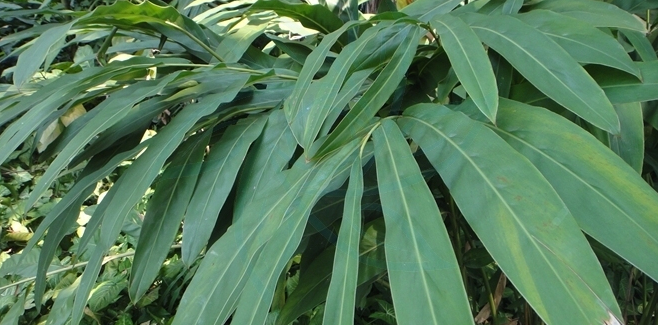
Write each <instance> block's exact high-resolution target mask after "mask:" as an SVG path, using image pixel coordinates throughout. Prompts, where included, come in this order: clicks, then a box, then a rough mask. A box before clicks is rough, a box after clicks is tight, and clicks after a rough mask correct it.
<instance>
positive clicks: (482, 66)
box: [430, 15, 498, 122]
mask: <svg viewBox="0 0 658 325" xmlns="http://www.w3.org/2000/svg"><path fill="white" fill-rule="evenodd" d="M430 24H431V25H432V26H434V27H435V28H436V31H437V32H438V34H439V37H441V45H442V46H443V49H444V50H445V51H446V53H447V54H448V58H449V59H450V63H452V68H453V69H454V70H455V73H456V74H457V78H459V81H460V82H461V84H462V86H464V88H465V89H466V92H468V95H469V96H470V97H471V98H472V99H473V101H474V102H475V103H476V104H477V106H478V108H480V110H481V111H482V113H484V115H485V116H486V117H487V118H489V120H490V121H492V122H495V121H496V110H497V109H498V87H497V85H496V77H495V76H494V73H493V70H492V69H491V63H490V62H489V59H488V58H487V54H486V53H485V52H484V48H483V47H482V43H481V42H480V39H478V37H477V35H475V33H474V32H473V31H472V30H471V28H470V27H469V26H468V25H466V23H464V22H463V21H462V20H461V19H459V18H458V17H454V16H451V15H438V16H436V17H435V18H434V19H433V20H432V21H431V22H430Z"/></svg>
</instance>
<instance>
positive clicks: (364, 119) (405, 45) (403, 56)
mask: <svg viewBox="0 0 658 325" xmlns="http://www.w3.org/2000/svg"><path fill="white" fill-rule="evenodd" d="M403 31H404V32H407V33H408V34H407V35H406V36H405V38H404V39H403V40H402V42H400V45H399V46H398V48H397V50H396V51H395V53H394V54H393V56H392V57H391V60H390V61H389V62H388V64H387V65H386V66H385V67H384V69H383V70H382V71H381V72H380V73H379V75H378V76H377V79H375V81H374V82H373V84H372V85H371V86H370V87H369V88H368V90H367V91H366V92H365V94H363V96H362V97H361V98H360V99H359V101H358V102H357V103H356V104H354V106H353V107H352V109H351V110H350V111H349V112H348V113H347V115H346V116H345V117H344V118H343V119H342V120H341V122H340V123H339V124H338V126H337V127H336V129H335V130H334V131H333V132H332V133H331V134H330V135H329V137H328V138H327V139H326V140H325V141H324V142H323V143H322V145H321V146H320V148H319V149H318V150H317V152H316V153H315V154H314V157H315V158H320V157H322V156H324V155H326V154H327V153H329V152H331V151H334V150H337V149H338V148H340V147H341V146H342V145H344V144H346V143H348V142H350V141H351V140H352V139H354V138H355V137H356V136H357V135H358V134H359V132H361V131H362V129H363V128H364V127H366V126H367V125H368V124H369V123H370V122H371V120H372V118H373V117H374V116H375V114H376V113H377V111H378V110H379V109H380V108H381V107H382V106H383V105H384V103H386V101H387V100H388V97H389V96H391V94H393V92H394V91H395V89H396V88H397V86H398V84H399V83H400V81H402V80H403V78H404V75H405V73H406V71H407V68H408V67H409V65H410V64H411V61H412V59H413V57H414V54H415V53H416V47H418V38H419V37H420V35H421V33H422V29H420V28H418V27H417V26H415V25H410V26H406V27H405V28H404V29H403Z"/></svg>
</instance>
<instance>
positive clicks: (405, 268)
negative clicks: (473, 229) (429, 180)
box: [373, 120, 473, 324]
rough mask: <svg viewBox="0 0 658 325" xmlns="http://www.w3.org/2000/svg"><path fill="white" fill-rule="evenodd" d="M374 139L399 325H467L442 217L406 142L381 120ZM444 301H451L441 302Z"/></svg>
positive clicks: (467, 315) (462, 293) (458, 277)
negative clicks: (418, 323)
mask: <svg viewBox="0 0 658 325" xmlns="http://www.w3.org/2000/svg"><path fill="white" fill-rule="evenodd" d="M373 138H374V142H375V161H376V163H377V180H378V184H379V195H380V197H381V202H382V208H383V210H384V220H385V221H386V239H385V247H386V265H387V267H388V273H389V280H390V283H391V291H392V296H393V304H394V306H395V307H396V309H395V311H396V317H397V319H398V322H400V323H403V324H407V323H408V324H411V323H413V322H414V320H417V319H423V320H426V321H431V323H434V324H438V323H440V321H439V320H442V321H443V320H449V321H447V323H450V324H472V323H473V319H472V318H471V316H470V309H469V305H468V300H467V298H466V292H465V290H464V287H463V285H462V283H463V282H462V279H461V274H460V272H459V266H458V264H457V260H456V258H455V255H454V252H453V250H452V248H451V244H450V239H449V238H448V233H447V231H446V229H445V227H444V226H443V223H441V222H439V221H440V220H441V218H440V215H441V213H440V212H439V209H438V207H437V206H436V203H435V202H434V198H433V197H432V194H431V193H430V190H429V188H428V187H427V185H426V184H425V180H424V178H423V176H422V174H421V173H420V169H419V167H418V165H417V164H416V162H415V160H414V158H413V156H412V155H411V151H410V149H409V145H408V144H407V141H406V140H405V139H404V137H403V135H402V132H400V130H399V129H398V127H397V126H396V125H395V123H393V122H392V121H390V120H384V121H382V124H381V127H379V128H377V129H376V130H375V131H374V132H373ZM420 216H423V217H422V218H421V217H420ZM427 216H431V218H430V217H427ZM446 296H450V297H451V299H441V297H446Z"/></svg>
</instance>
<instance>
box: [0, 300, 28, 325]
mask: <svg viewBox="0 0 658 325" xmlns="http://www.w3.org/2000/svg"><path fill="white" fill-rule="evenodd" d="M24 312H25V295H24V294H21V295H20V297H19V298H18V300H16V302H15V303H14V305H13V306H11V308H10V309H9V311H8V312H7V313H6V314H5V315H4V316H3V317H2V320H1V321H0V325H18V318H19V317H21V315H23V313H24Z"/></svg>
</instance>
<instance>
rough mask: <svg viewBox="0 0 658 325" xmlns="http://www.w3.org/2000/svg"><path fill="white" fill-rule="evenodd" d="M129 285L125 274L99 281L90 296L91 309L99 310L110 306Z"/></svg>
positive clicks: (93, 310)
mask: <svg viewBox="0 0 658 325" xmlns="http://www.w3.org/2000/svg"><path fill="white" fill-rule="evenodd" d="M127 285H128V281H126V279H124V278H123V276H119V277H117V278H113V279H111V280H109V281H103V282H101V283H99V284H98V285H96V287H95V288H94V290H93V291H92V292H91V297H89V309H91V311H92V312H98V311H100V310H101V309H103V308H105V307H107V306H109V305H110V304H111V303H113V302H114V301H115V300H117V299H118V298H119V294H120V293H121V291H122V290H123V289H124V288H125V287H126V286H127Z"/></svg>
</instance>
